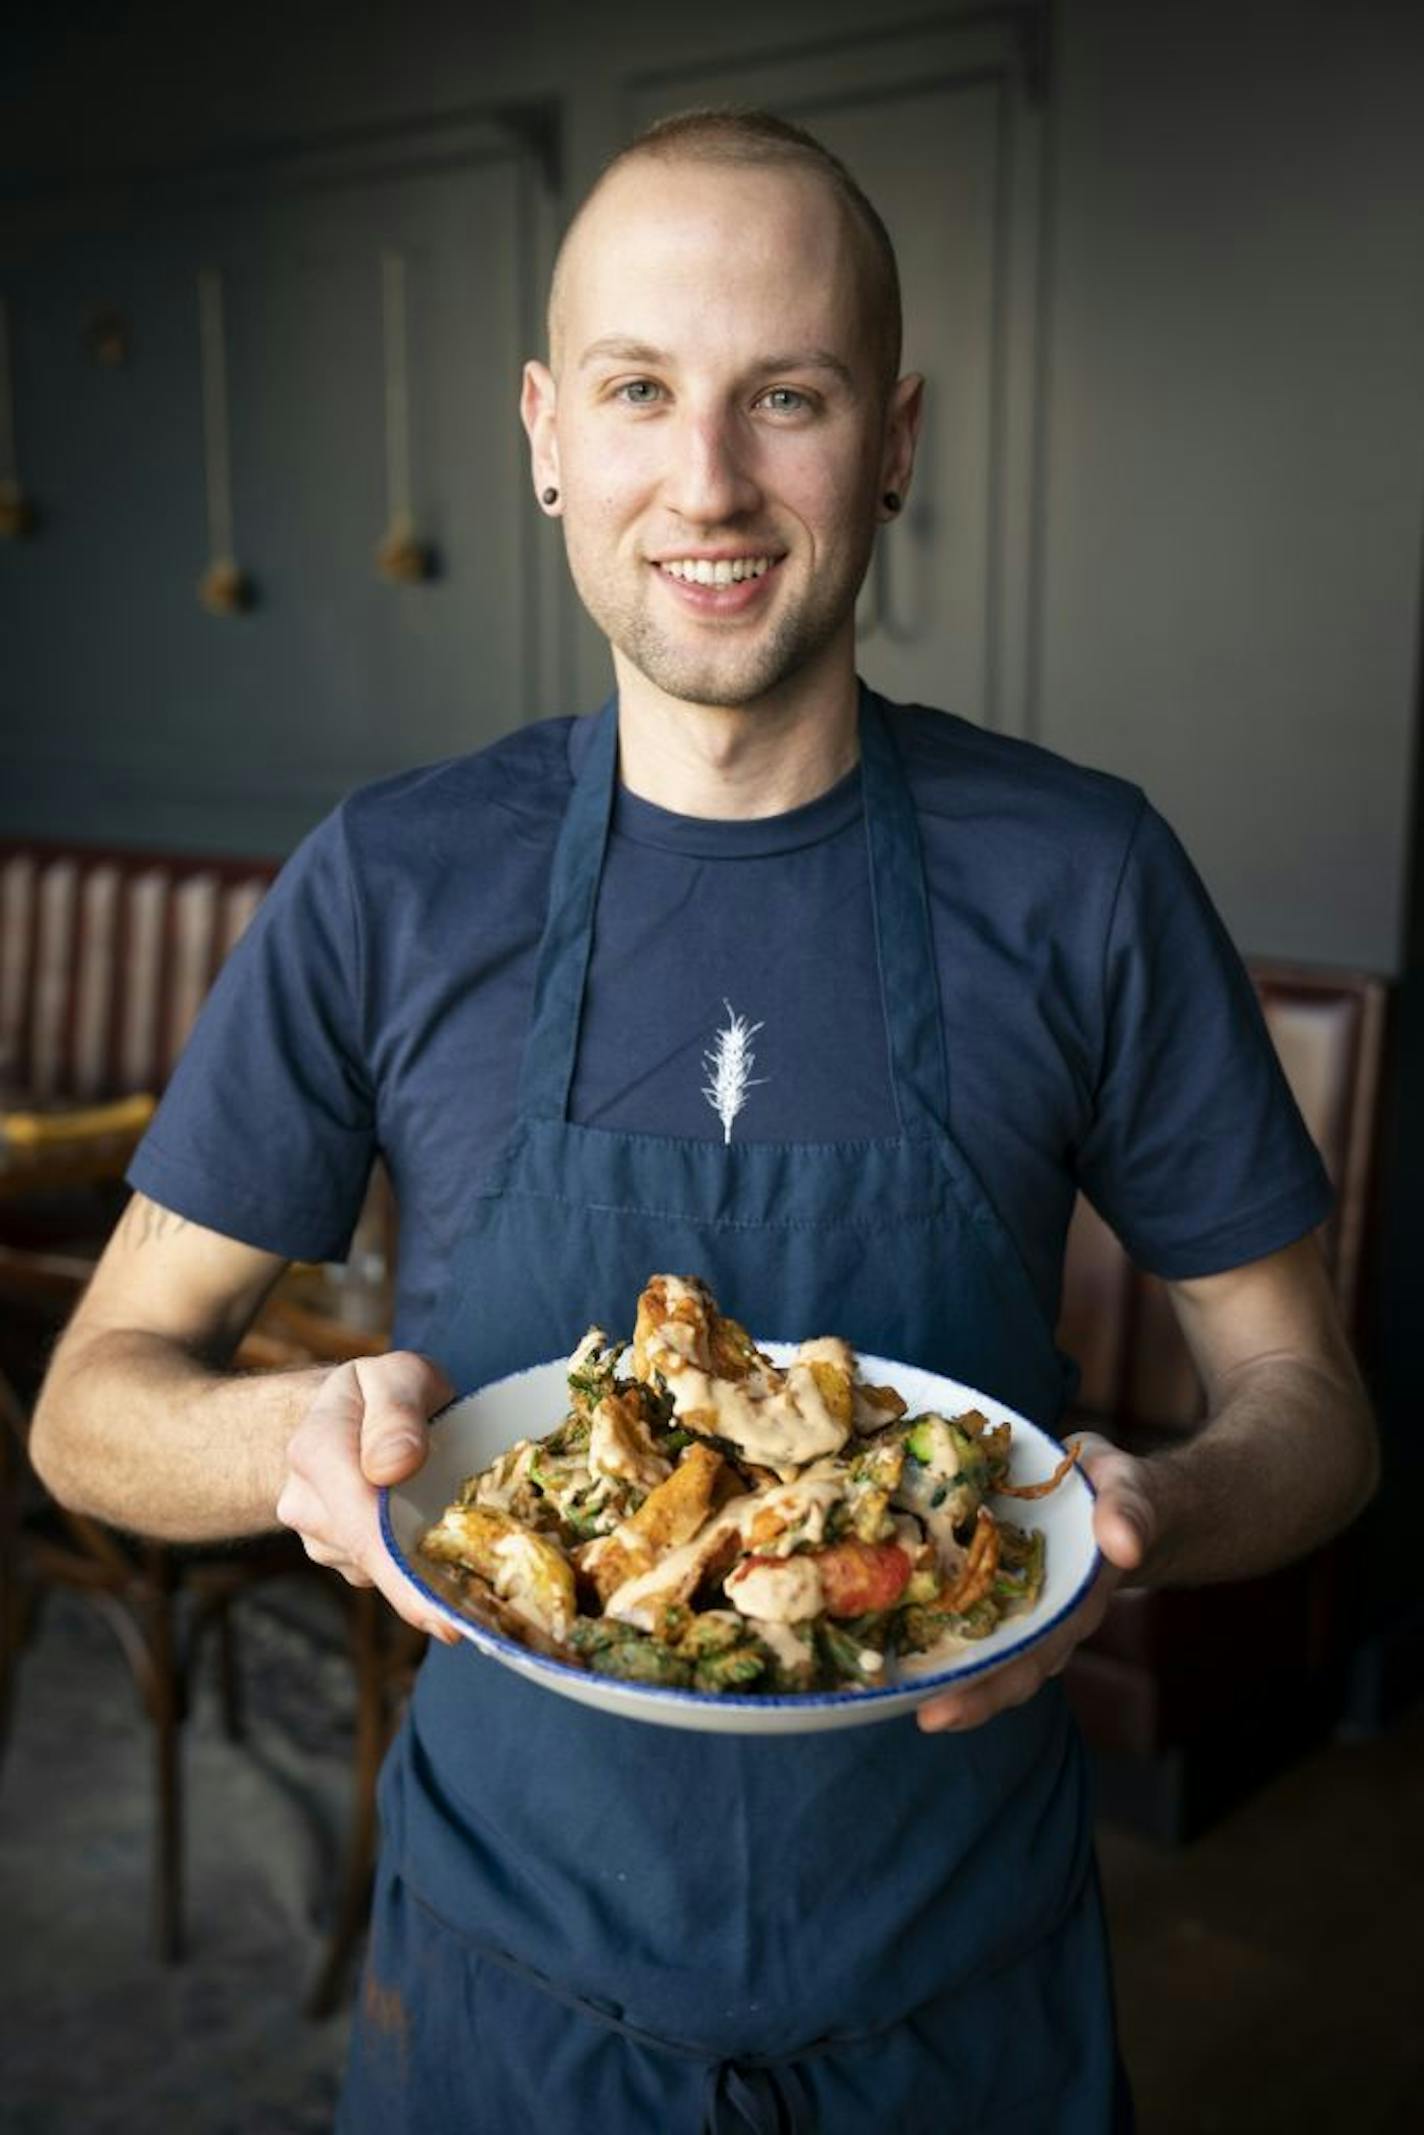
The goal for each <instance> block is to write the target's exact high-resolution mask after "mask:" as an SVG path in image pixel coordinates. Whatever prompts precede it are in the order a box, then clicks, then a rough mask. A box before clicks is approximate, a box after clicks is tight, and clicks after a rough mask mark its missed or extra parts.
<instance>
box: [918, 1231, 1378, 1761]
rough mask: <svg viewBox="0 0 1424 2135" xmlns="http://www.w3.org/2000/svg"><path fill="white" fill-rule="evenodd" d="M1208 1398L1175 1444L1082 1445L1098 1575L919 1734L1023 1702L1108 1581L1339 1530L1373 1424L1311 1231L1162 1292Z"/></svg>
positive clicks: (1243, 1574)
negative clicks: (1017, 1657) (1141, 1453)
mask: <svg viewBox="0 0 1424 2135" xmlns="http://www.w3.org/2000/svg"><path fill="white" fill-rule="evenodd" d="M1170 1288H1171V1295H1172V1303H1173V1307H1174V1309H1175V1311H1176V1313H1177V1318H1178V1320H1179V1322H1180V1324H1181V1327H1182V1331H1183V1334H1184V1335H1185V1336H1186V1339H1187V1343H1188V1346H1189V1347H1190V1349H1191V1352H1192V1357H1193V1359H1194V1361H1195V1363H1196V1366H1197V1369H1198V1371H1199V1372H1200V1374H1201V1377H1202V1382H1203V1385H1204V1386H1205V1388H1206V1394H1207V1410H1208V1413H1207V1419H1206V1421H1205V1422H1204V1423H1203V1424H1202V1425H1201V1426H1200V1428H1199V1429H1198V1430H1197V1431H1196V1432H1195V1433H1194V1434H1193V1435H1192V1436H1191V1437H1190V1438H1188V1439H1185V1440H1184V1441H1183V1442H1182V1444H1181V1445H1179V1446H1173V1447H1171V1448H1170V1449H1168V1450H1166V1451H1164V1452H1161V1453H1156V1454H1153V1455H1151V1456H1150V1457H1148V1458H1146V1459H1137V1458H1134V1457H1133V1456H1132V1455H1131V1454H1128V1453H1124V1452H1121V1451H1119V1450H1118V1449H1117V1448H1116V1447H1113V1446H1111V1445H1109V1444H1108V1443H1107V1442H1106V1440H1103V1439H1097V1438H1094V1439H1087V1440H1085V1441H1084V1445H1085V1461H1084V1465H1085V1466H1086V1468H1087V1470H1088V1473H1089V1474H1090V1475H1091V1477H1092V1480H1093V1484H1094V1487H1095V1488H1096V1490H1097V1492H1098V1501H1097V1505H1096V1508H1095V1512H1094V1531H1095V1534H1096V1538H1097V1543H1098V1548H1099V1550H1100V1551H1101V1552H1102V1555H1103V1558H1104V1560H1105V1561H1104V1568H1103V1572H1102V1575H1101V1576H1100V1577H1099V1579H1098V1581H1097V1582H1096V1584H1095V1586H1094V1588H1093V1591H1092V1593H1091V1594H1090V1595H1089V1596H1088V1598H1087V1600H1086V1601H1085V1602H1084V1603H1083V1605H1082V1607H1081V1608H1080V1609H1078V1610H1076V1611H1075V1612H1074V1614H1073V1615H1072V1616H1071V1617H1070V1618H1069V1619H1068V1621H1067V1622H1066V1623H1065V1624H1064V1625H1062V1627H1061V1628H1060V1629H1059V1631H1057V1632H1056V1633H1055V1634H1054V1636H1053V1637H1052V1638H1049V1639H1045V1640H1044V1642H1043V1644H1042V1646H1039V1647H1036V1648H1035V1649H1034V1651H1033V1652H1032V1653H1030V1654H1027V1655H1025V1657H1024V1658H1023V1660H1022V1661H1018V1662H1014V1663H1012V1664H1011V1665H1010V1666H1008V1667H1006V1668H1003V1669H1000V1670H999V1671H998V1672H997V1673H996V1674H994V1675H992V1676H989V1677H987V1678H985V1680H984V1681H983V1682H982V1683H980V1684H978V1685H977V1686H974V1687H972V1688H968V1689H965V1690H963V1691H955V1692H950V1693H947V1694H946V1695H945V1696H944V1697H942V1698H935V1699H932V1700H931V1701H930V1703H929V1704H927V1705H926V1706H925V1707H924V1708H923V1709H922V1711H921V1713H920V1723H921V1725H922V1726H925V1727H929V1728H943V1727H973V1726H977V1725H978V1723H979V1722H980V1721H981V1720H987V1719H989V1718H991V1717H992V1715H993V1714H994V1713H996V1712H999V1711H1002V1710H1003V1709H1004V1708H1005V1707H1006V1706H1010V1705H1017V1704H1020V1703H1021V1702H1022V1701H1023V1700H1024V1699H1025V1698H1028V1697H1031V1696H1032V1695H1033V1693H1034V1691H1035V1690H1037V1689H1038V1688H1039V1686H1040V1684H1041V1683H1043V1681H1044V1680H1045V1679H1046V1678H1047V1677H1048V1676H1049V1675H1056V1674H1057V1673H1058V1672H1059V1671H1060V1670H1061V1669H1062V1668H1063V1666H1064V1665H1065V1663H1066V1662H1067V1660H1068V1658H1069V1656H1070V1654H1071V1653H1072V1651H1073V1649H1074V1647H1075V1646H1077V1645H1079V1644H1080V1643H1081V1642H1082V1640H1083V1639H1085V1638H1087V1637H1088V1636H1089V1635H1090V1634H1091V1633H1092V1632H1093V1631H1094V1630H1096V1628H1097V1626H1098V1624H1099V1623H1100V1622H1101V1621H1102V1618H1103V1615H1104V1613H1105V1611H1106V1609H1107V1605H1108V1602H1109V1600H1110V1599H1111V1596H1112V1592H1113V1589H1114V1587H1116V1586H1118V1585H1119V1584H1121V1582H1122V1581H1123V1580H1124V1579H1125V1578H1126V1579H1130V1580H1131V1581H1132V1582H1133V1583H1134V1584H1146V1585H1158V1586H1162V1585H1189V1584H1191V1585H1195V1584H1204V1583H1206V1582H1209V1581H1212V1580H1218V1579H1241V1578H1248V1577H1250V1576H1251V1575H1252V1574H1254V1573H1257V1572H1264V1571H1269V1570H1272V1569H1274V1568H1275V1567H1276V1566H1277V1565H1281V1564H1286V1563H1289V1562H1290V1561H1291V1559H1292V1558H1295V1557H1299V1556H1303V1555H1304V1554H1305V1553H1306V1552H1307V1551H1308V1550H1311V1549H1314V1548H1315V1547H1316V1546H1317V1545H1318V1544H1319V1543H1321V1542H1324V1541H1327V1540H1328V1539H1329V1537H1330V1536H1331V1535H1333V1534H1335V1533H1337V1532H1338V1531H1339V1530H1340V1529H1341V1528H1342V1527H1344V1526H1346V1525H1347V1524H1348V1523H1349V1522H1350V1521H1351V1520H1352V1519H1353V1518H1354V1517H1355V1515H1356V1514H1357V1513H1358V1512H1359V1511H1360V1510H1361V1509H1362V1508H1363V1507H1364V1505H1365V1504H1366V1503H1367V1502H1368V1500H1369V1498H1370V1496H1371V1494H1372V1492H1373V1490H1374V1488H1375V1484H1376V1481H1377V1478H1378V1472H1379V1471H1378V1460H1379V1456H1378V1448H1377V1444H1376V1438H1375V1427H1374V1420H1373V1417H1372V1416H1371V1413H1370V1407H1369V1402H1368V1400H1367V1399H1366V1396H1365V1392H1364V1388H1363V1386H1362V1385H1361V1383H1360V1376H1359V1373H1358V1371H1357V1370H1356V1368H1355V1363H1354V1359H1353V1358H1352V1357H1351V1355H1350V1349H1349V1344H1348V1343H1347V1342H1346V1339H1345V1336H1344V1333H1343V1332H1342V1330H1341V1327H1340V1322H1339V1317H1338V1315H1337V1313H1336V1310H1335V1304H1334V1300H1333V1298H1332V1297H1331V1294H1330V1288H1329V1284H1328V1281H1327V1279H1326V1275H1325V1270H1324V1267H1323V1265H1322V1263H1321V1259H1320V1254H1319V1250H1318V1248H1317V1247H1316V1244H1315V1241H1314V1239H1312V1238H1304V1239H1301V1240H1299V1241H1298V1242H1297V1243H1296V1244H1295V1245H1292V1246H1287V1247H1286V1248H1285V1249H1284V1250H1283V1251H1282V1252H1279V1253H1272V1254H1269V1255H1268V1256H1267V1257H1266V1258H1265V1259H1264V1260H1256V1261H1251V1262H1249V1263H1248V1264H1247V1265H1246V1266H1245V1267H1241V1268H1233V1269H1230V1270H1229V1271H1228V1272H1227V1273H1225V1274H1222V1275H1211V1276H1205V1277H1202V1278H1201V1279H1199V1280H1196V1281H1191V1282H1180V1283H1174V1284H1172V1285H1171V1286H1170Z"/></svg>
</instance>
